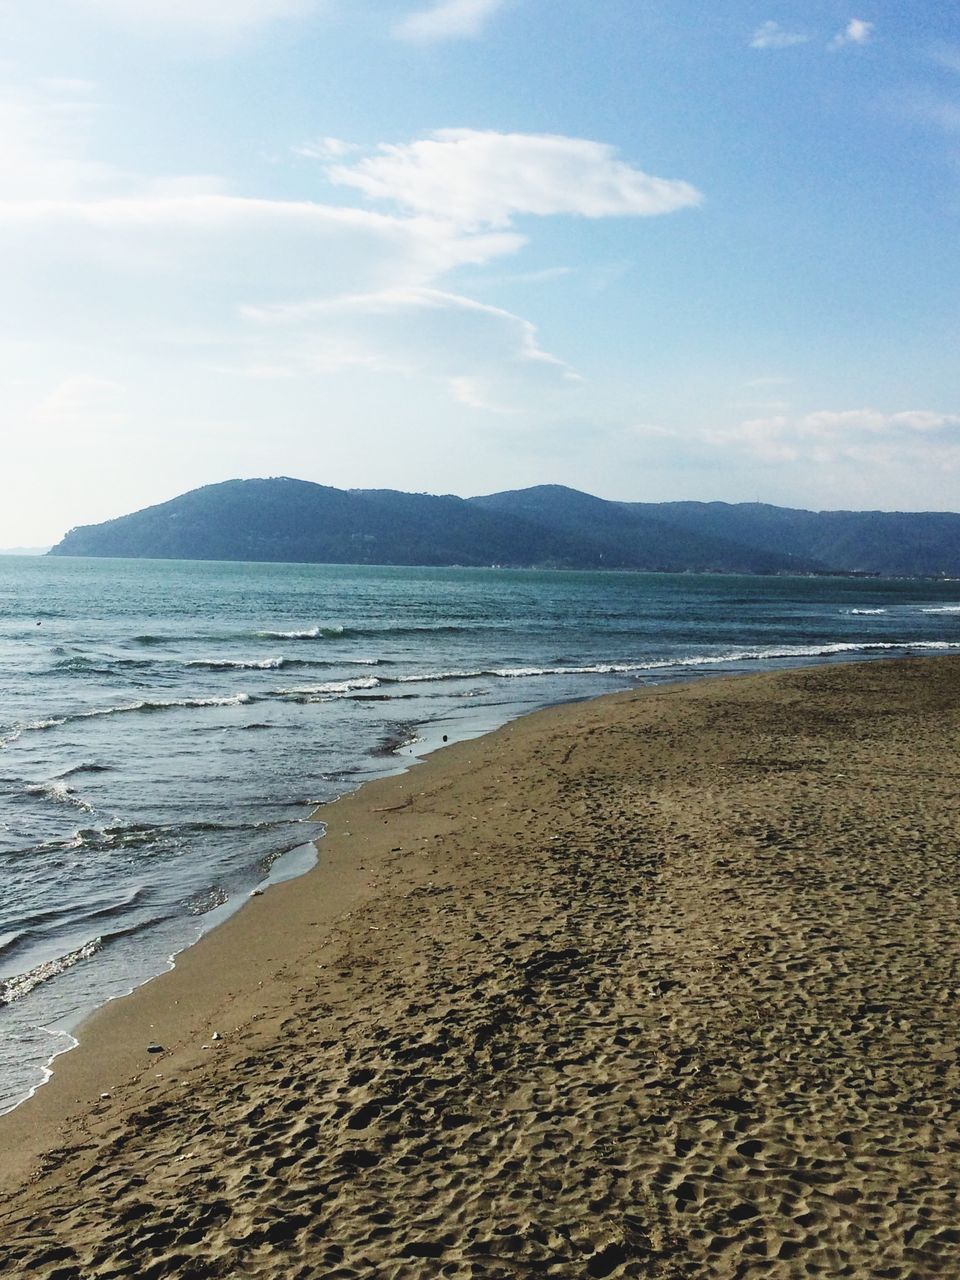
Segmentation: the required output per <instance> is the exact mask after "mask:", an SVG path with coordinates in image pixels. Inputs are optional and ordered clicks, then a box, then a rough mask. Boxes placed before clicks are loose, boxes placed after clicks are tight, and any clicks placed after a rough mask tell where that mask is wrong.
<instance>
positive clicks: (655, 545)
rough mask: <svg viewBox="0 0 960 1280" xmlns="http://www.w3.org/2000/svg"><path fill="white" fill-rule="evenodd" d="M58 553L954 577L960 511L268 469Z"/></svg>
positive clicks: (87, 536) (89, 535)
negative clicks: (469, 492)
mask: <svg viewBox="0 0 960 1280" xmlns="http://www.w3.org/2000/svg"><path fill="white" fill-rule="evenodd" d="M48 554H50V555H55V556H116V557H125V558H145V559H175V560H234V561H267V562H288V563H307V564H310V563H316V564H383V565H427V566H429V565H437V566H440V565H463V566H489V565H499V566H503V567H504V568H508V567H509V568H551V569H634V570H643V571H649V572H674V573H682V572H703V573H709V572H719V573H812V574H830V573H845V574H851V573H852V574H877V575H893V576H897V575H904V576H924V577H929V576H934V577H960V514H956V513H954V512H899V511H803V510H794V509H792V508H787V507H775V506H769V505H767V504H766V503H759V502H747V503H736V504H731V503H726V502H612V501H608V500H606V499H603V498H596V497H593V496H591V495H590V494H587V493H581V492H579V491H578V490H576V489H568V488H565V487H564V486H562V485H538V486H536V487H534V488H530V489H516V490H511V491H509V492H505V493H494V494H489V495H487V496H484V497H477V498H458V497H453V496H450V495H447V496H434V495H432V494H426V493H401V492H399V491H396V490H393V489H349V490H347V489H335V488H331V487H329V486H327V485H320V484H313V483H311V482H309V481H306V480H294V479H290V478H289V477H285V476H284V477H275V478H270V479H262V480H227V481H224V482H223V483H221V484H211V485H206V486H204V487H203V488H201V489H193V490H191V492H189V493H185V494H182V495H181V496H180V497H177V498H173V499H171V500H170V501H169V502H163V503H160V504H159V505H157V506H153V507H147V508H146V509H145V510H143V511H136V512H133V513H132V514H130V515H126V516H120V517H119V518H118V519H116V520H108V521H105V522H104V523H103V524H95V525H85V526H83V527H81V528H76V529H71V530H70V532H69V533H67V534H66V536H65V537H64V538H63V539H62V541H61V542H59V543H58V544H57V545H56V546H55V547H52V548H51V549H50V551H49V553H48Z"/></svg>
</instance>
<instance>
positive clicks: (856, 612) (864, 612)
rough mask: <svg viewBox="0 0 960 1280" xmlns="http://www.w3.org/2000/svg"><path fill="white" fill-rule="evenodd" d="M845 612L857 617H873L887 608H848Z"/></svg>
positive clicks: (884, 611)
mask: <svg viewBox="0 0 960 1280" xmlns="http://www.w3.org/2000/svg"><path fill="white" fill-rule="evenodd" d="M844 612H845V613H848V614H850V615H851V616H852V617H855V618H872V617H874V616H875V615H877V614H880V613H886V612H887V611H886V609H846V610H844Z"/></svg>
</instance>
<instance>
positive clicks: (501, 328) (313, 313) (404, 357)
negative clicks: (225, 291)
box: [244, 287, 579, 413]
mask: <svg viewBox="0 0 960 1280" xmlns="http://www.w3.org/2000/svg"><path fill="white" fill-rule="evenodd" d="M244 314H245V315H246V317H247V318H248V319H250V320H251V321H254V322H258V323H259V324H260V325H261V326H263V333H264V335H265V341H267V342H272V343H273V351H274V357H273V360H272V364H271V366H270V367H273V368H277V369H278V370H280V371H282V370H283V369H284V367H285V365H284V357H282V356H281V357H279V358H278V357H277V354H276V353H277V352H278V351H283V352H285V353H286V355H285V359H286V362H287V365H286V367H289V366H290V365H291V363H292V365H293V366H294V367H296V368H297V370H298V371H299V372H300V373H329V372H332V371H334V369H335V368H336V367H337V366H338V365H339V366H346V365H357V364H364V365H366V366H367V367H368V368H371V369H382V370H387V371H391V372H401V373H404V374H405V375H407V376H409V377H412V376H415V375H417V374H424V375H426V376H428V377H432V378H437V379H439V380H440V381H442V382H443V383H444V384H445V385H446V387H447V390H448V392H449V394H450V395H451V396H452V397H453V398H454V399H455V400H457V401H458V402H459V403H461V404H465V405H467V406H468V407H470V408H474V409H487V410H491V411H493V412H498V413H503V412H512V411H513V409H512V401H514V400H515V399H517V398H518V397H519V398H521V399H522V398H524V397H525V396H526V395H528V394H529V392H530V391H531V390H536V389H539V390H540V391H546V390H549V389H551V388H554V389H559V388H561V387H562V386H563V385H564V384H569V383H572V382H578V381H579V378H578V377H577V375H576V374H575V373H574V371H573V370H572V369H571V368H570V367H569V366H568V365H567V364H565V363H564V361H562V360H560V359H558V357H556V356H555V355H552V354H551V353H550V352H549V351H545V350H544V349H543V348H542V347H541V346H540V343H539V339H538V335H537V330H536V327H535V326H534V325H533V324H531V323H530V321H529V320H525V319H524V318H523V317H522V316H518V315H515V314H514V313H513V312H511V311H507V310H505V309H503V308H502V307H494V306H489V305H488V304H486V303H481V302H477V301H475V300H474V299H473V298H466V297H463V296H462V295H459V294H455V293H449V292H447V291H445V290H442V289H436V288H422V287H417V288H403V289H384V290H381V291H379V292H376V293H367V294H355V295H345V296H340V297H337V298H328V299H322V298H321V299H316V300H313V301H310V302H305V303H299V304H294V305H279V306H267V307H248V308H245V311H244ZM331 349H332V350H334V351H336V352H337V353H339V354H338V357H337V361H336V364H331ZM262 367H263V363H262V361H258V364H257V368H258V369H262ZM260 376H262V374H261V375H260Z"/></svg>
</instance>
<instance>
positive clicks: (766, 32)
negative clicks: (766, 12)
mask: <svg viewBox="0 0 960 1280" xmlns="http://www.w3.org/2000/svg"><path fill="white" fill-rule="evenodd" d="M809 40H810V37H809V36H808V35H805V34H804V33H803V32H802V31H786V30H785V29H784V28H783V27H781V25H780V23H779V22H764V23H763V25H762V26H759V27H758V28H757V29H756V31H755V32H754V33H753V37H752V39H751V40H750V48H751V49H790V48H792V47H793V46H794V45H798V44H807V43H808V42H809Z"/></svg>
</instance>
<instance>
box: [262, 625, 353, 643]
mask: <svg viewBox="0 0 960 1280" xmlns="http://www.w3.org/2000/svg"><path fill="white" fill-rule="evenodd" d="M255 634H256V635H257V636H258V637H259V638H260V639H261V640H333V639H339V638H340V636H344V635H346V634H347V631H346V628H344V627H341V626H330V627H320V626H317V627H308V628H306V629H305V630H303V631H257V632H256V633H255Z"/></svg>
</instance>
